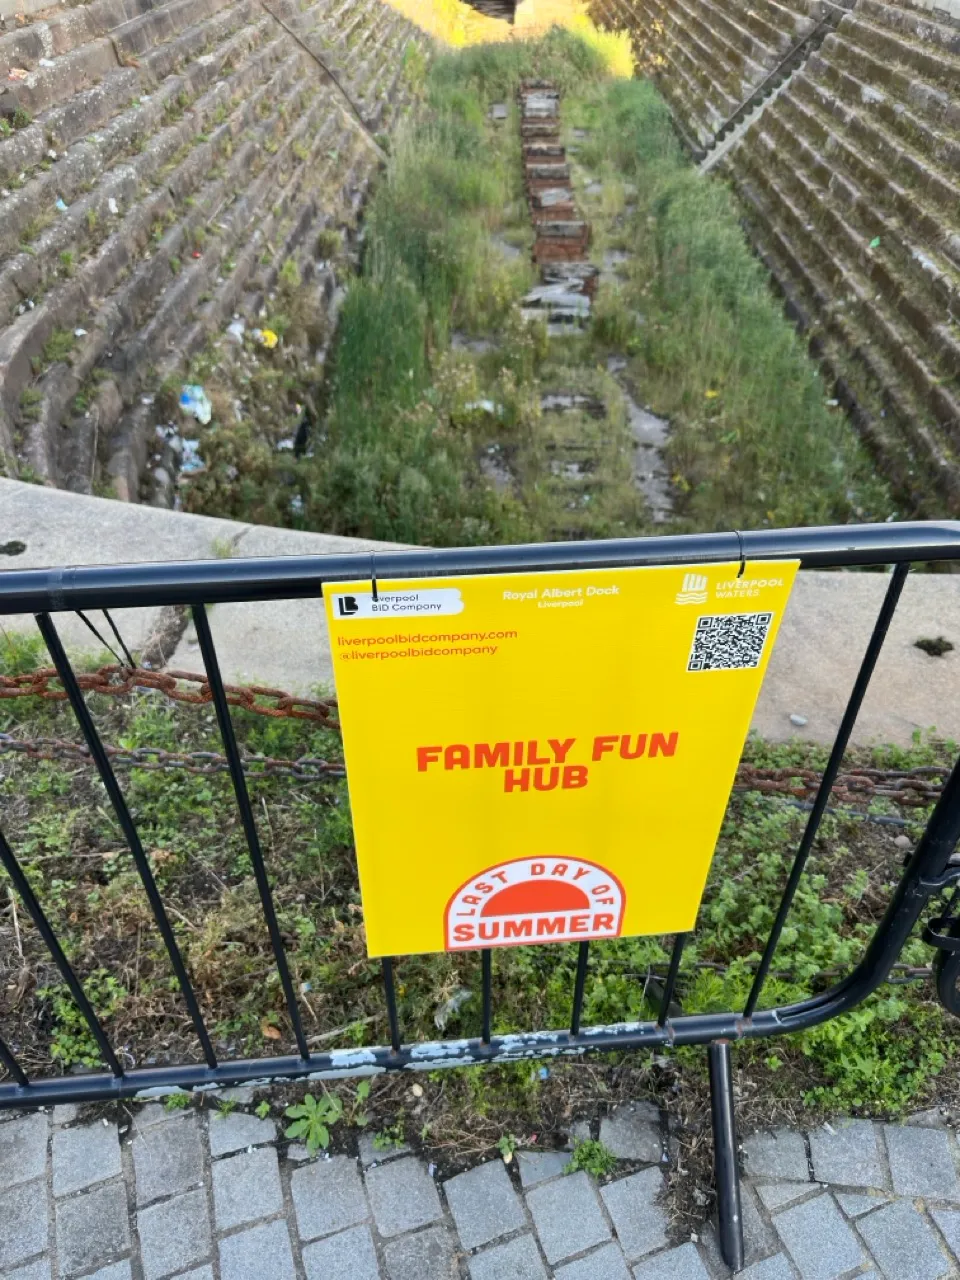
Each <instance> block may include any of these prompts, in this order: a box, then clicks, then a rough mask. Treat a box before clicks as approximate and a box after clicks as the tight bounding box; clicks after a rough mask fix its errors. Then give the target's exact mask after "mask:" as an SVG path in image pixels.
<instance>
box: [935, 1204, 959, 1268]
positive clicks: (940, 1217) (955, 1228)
mask: <svg viewBox="0 0 960 1280" xmlns="http://www.w3.org/2000/svg"><path fill="white" fill-rule="evenodd" d="M930 1217H931V1218H932V1219H933V1220H934V1222H935V1223H936V1224H937V1226H938V1227H939V1228H940V1230H941V1231H942V1232H943V1238H944V1239H945V1240H946V1242H947V1244H948V1245H949V1246H950V1248H951V1249H952V1250H953V1252H954V1253H955V1254H956V1256H957V1257H958V1258H960V1213H958V1212H957V1210H956V1209H931V1210H930Z"/></svg>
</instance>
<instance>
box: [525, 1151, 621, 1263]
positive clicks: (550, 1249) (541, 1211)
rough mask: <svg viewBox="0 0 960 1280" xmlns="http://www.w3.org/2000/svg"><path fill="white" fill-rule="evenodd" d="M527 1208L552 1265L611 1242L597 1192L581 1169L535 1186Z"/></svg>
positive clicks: (528, 1198)
mask: <svg viewBox="0 0 960 1280" xmlns="http://www.w3.org/2000/svg"><path fill="white" fill-rule="evenodd" d="M527 1205H528V1207H529V1209H530V1212H531V1214H532V1215H533V1224H534V1226H535V1227H536V1229H537V1235H538V1236H539V1237H540V1244H541V1245H542V1247H543V1252H544V1253H545V1254H546V1255H547V1261H548V1262H549V1263H554V1262H560V1261H562V1260H563V1259H564V1258H569V1257H572V1256H573V1254H575V1253H581V1252H582V1251H583V1250H584V1249H589V1248H590V1247H591V1245H595V1244H601V1243H603V1241H605V1240H609V1239H610V1230H609V1228H608V1227H607V1224H606V1222H605V1221H604V1219H603V1212H602V1210H601V1209H600V1204H599V1201H598V1200H597V1193H596V1191H595V1189H594V1186H593V1184H592V1182H591V1181H590V1179H589V1178H588V1177H587V1175H586V1174H585V1173H584V1172H583V1171H582V1170H581V1171H580V1172H579V1173H574V1174H571V1175H569V1176H568V1177H565V1178H559V1179H558V1180H557V1181H556V1182H548V1183H546V1184H545V1185H544V1186H540V1187H534V1189H533V1190H532V1191H530V1192H528V1193H527Z"/></svg>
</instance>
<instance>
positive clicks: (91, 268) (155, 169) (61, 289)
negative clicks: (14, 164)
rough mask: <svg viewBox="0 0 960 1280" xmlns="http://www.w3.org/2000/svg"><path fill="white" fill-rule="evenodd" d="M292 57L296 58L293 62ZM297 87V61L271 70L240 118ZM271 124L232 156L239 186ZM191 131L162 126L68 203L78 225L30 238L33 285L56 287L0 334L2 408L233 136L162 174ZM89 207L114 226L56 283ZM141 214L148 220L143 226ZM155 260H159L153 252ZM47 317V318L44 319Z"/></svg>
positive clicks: (218, 138) (100, 221)
mask: <svg viewBox="0 0 960 1280" xmlns="http://www.w3.org/2000/svg"><path fill="white" fill-rule="evenodd" d="M293 61H294V64H295V61H296V60H295V59H294V60H293ZM287 80H289V82H290V83H291V84H292V88H290V89H289V90H288V92H287V94H286V99H284V98H283V97H282V96H281V90H282V88H283V87H284V85H285V84H286V83H287ZM302 92H303V90H302V87H301V86H299V85H298V84H297V75H296V66H295V65H292V66H291V67H290V68H288V69H287V70H286V74H285V75H284V74H283V72H282V71H281V72H278V73H277V74H275V76H274V77H273V78H272V79H271V80H270V81H269V82H267V83H266V84H265V85H264V86H262V87H261V90H260V93H259V94H258V95H252V96H251V98H250V99H249V100H248V102H247V103H245V104H244V105H243V107H242V108H241V111H242V112H243V117H242V118H243V120H244V121H245V122H246V123H252V122H254V121H256V109H257V103H258V100H259V98H260V97H261V96H263V95H269V96H270V100H271V101H274V102H276V101H284V100H286V101H288V102H290V103H291V104H292V103H295V102H297V101H298V100H299V97H300V95H301V94H302ZM275 127H276V117H273V118H271V119H270V120H269V121H266V122H264V123H261V124H260V125H259V127H257V128H254V129H253V134H254V138H253V139H252V140H251V141H249V142H247V143H246V144H245V146H244V147H241V148H240V149H239V150H238V151H237V152H236V153H235V154H234V156H233V158H232V161H231V166H232V171H233V172H235V173H236V177H237V181H238V183H240V184H241V185H242V182H243V178H244V171H245V170H244V165H245V164H246V163H249V162H250V161H252V160H253V159H254V158H255V152H256V150H257V148H258V146H260V145H262V143H264V142H265V141H266V140H267V139H268V138H269V131H270V130H271V129H273V128H275ZM195 135H196V129H195V125H194V122H193V121H189V120H187V121H183V122H181V123H180V124H179V125H177V126H172V127H171V128H170V129H169V130H167V131H165V136H164V137H163V138H162V139H160V140H159V141H158V143H157V145H156V146H155V148H154V150H153V151H152V152H144V153H143V154H142V155H139V156H137V157H135V158H134V160H133V162H132V163H131V164H129V165H125V166H122V167H120V168H119V169H118V170H116V171H115V172H114V173H112V174H111V175H109V178H108V180H107V181H104V182H103V183H101V185H100V186H99V187H98V188H96V189H95V190H94V191H93V192H91V193H90V195H89V196H88V197H86V198H85V199H84V201H82V202H78V204H77V205H76V206H74V208H73V209H72V210H71V214H72V215H73V222H74V223H75V224H79V225H78V226H75V227H74V228H71V227H70V226H68V225H66V224H59V225H55V226H54V227H53V228H51V230H50V232H49V233H46V234H45V235H44V236H42V237H41V239H40V240H39V241H38V242H37V246H36V253H35V254H34V255H33V256H32V257H31V258H30V259H29V261H30V262H31V263H32V264H33V266H34V269H35V270H38V271H39V272H40V273H42V274H40V275H39V278H38V279H37V280H36V282H35V287H36V288H37V289H42V288H43V287H44V285H48V286H50V285H52V284H53V283H54V281H57V287H56V288H50V291H49V292H48V293H47V294H46V295H45V296H44V298H43V300H42V302H40V303H39V305H38V306H37V307H36V308H35V309H34V310H33V311H28V312H26V313H25V315H23V316H20V317H19V318H18V319H17V320H16V321H14V322H13V324H12V325H11V326H10V328H9V329H8V331H7V334H6V335H4V337H3V338H0V365H2V364H4V363H5V361H4V358H3V348H5V347H8V348H9V349H10V350H11V351H12V350H14V349H15V350H16V352H17V360H16V363H15V364H11V367H10V369H9V370H8V372H7V376H6V378H5V380H4V385H3V395H4V399H5V401H6V403H7V406H8V408H9V409H13V408H14V406H15V405H16V403H17V402H18V401H19V395H20V392H21V390H22V389H23V387H24V386H25V385H26V382H27V381H28V380H29V378H30V376H32V371H31V370H30V365H29V360H30V357H34V356H40V355H41V354H42V349H43V345H44V343H45V342H46V341H47V339H48V338H49V337H50V334H51V333H52V331H53V329H54V328H58V327H59V328H71V329H72V328H74V327H76V326H78V325H79V326H81V327H85V328H89V327H90V326H89V325H88V324H87V323H85V322H86V321H87V320H88V319H89V317H88V316H87V314H86V310H85V303H84V302H83V299H84V298H102V297H105V296H106V295H107V294H108V293H109V292H110V291H111V289H112V288H113V287H114V285H115V280H116V275H115V274H112V273H117V272H120V271H122V270H127V269H129V267H130V265H131V260H130V251H129V246H136V250H137V252H143V250H144V249H145V248H146V247H147V246H148V245H149V242H150V235H149V229H147V230H145V225H146V226H147V228H149V225H150V224H151V223H152V222H153V221H154V220H155V219H157V218H162V217H166V216H167V215H168V214H170V213H172V212H173V211H174V209H175V207H176V204H177V203H178V202H180V203H182V202H183V201H184V200H185V199H187V198H188V197H190V198H193V193H194V192H195V191H196V190H197V189H198V188H199V187H200V186H201V184H202V183H203V182H204V180H205V179H207V176H208V174H209V172H210V170H211V168H212V167H213V166H214V164H215V162H216V160H217V158H218V157H219V156H220V155H221V154H223V151H224V148H225V147H226V146H227V144H228V143H230V142H232V138H233V135H232V132H231V130H230V128H229V127H228V126H227V125H224V126H223V127H222V128H221V129H220V130H219V131H218V133H217V134H215V135H214V136H213V137H212V138H211V139H210V140H209V141H206V142H199V143H196V145H195V146H193V147H192V149H191V150H190V151H189V152H188V154H187V155H186V156H185V157H184V158H183V159H182V160H180V161H179V163H178V164H177V165H176V167H175V168H174V169H173V170H172V171H171V172H169V173H164V165H165V162H166V161H167V160H168V158H170V157H175V156H176V154H177V152H176V148H177V146H178V143H182V144H184V145H189V144H190V142H192V141H195ZM247 153H249V155H247ZM240 156H246V160H244V159H242V158H241V159H238V157H240ZM158 178H159V182H158V181H157V179H158ZM144 187H146V189H147V191H148V192H149V190H150V189H151V187H152V188H153V189H154V193H155V197H156V198H154V199H151V198H150V197H149V195H148V196H146V197H145V198H143V199H140V193H141V191H143V189H144ZM157 193H159V194H157ZM111 198H113V199H114V200H116V202H117V205H118V208H119V210H120V211H121V212H122V213H123V217H122V220H121V222H120V223H119V224H116V223H115V222H114V220H113V218H112V217H111V215H110V213H109V209H108V201H109V200H110V199H111ZM212 207H213V206H211V209H212ZM91 209H92V210H93V211H94V212H95V213H96V215H97V225H98V226H99V227H103V228H108V227H113V226H116V228H117V229H116V230H113V231H111V232H110V234H109V235H108V236H107V237H106V239H105V240H103V241H101V242H100V243H99V244H98V245H97V247H96V248H95V250H94V252H93V254H92V255H91V256H90V257H89V258H87V259H84V260H81V261H78V262H77V265H76V267H75V275H74V277H72V278H69V279H68V280H66V281H63V280H59V281H58V280H57V275H58V271H59V263H60V253H61V252H62V249H61V246H62V245H64V244H67V245H71V246H82V244H83V243H84V242H83V240H82V239H81V238H80V236H81V232H80V230H79V228H80V227H83V226H87V227H88V228H89V223H88V219H87V211H88V210H91ZM144 211H146V212H144ZM145 217H146V218H147V220H148V221H147V223H146V224H145V223H144V218H145ZM71 233H72V234H71ZM170 256H174V257H176V256H179V255H178V253H177V251H176V250H171V249H168V250H167V251H166V255H165V257H164V258H163V259H162V262H163V264H164V265H165V267H166V271H167V273H168V274H169V258H170ZM78 258H79V254H78ZM155 258H156V259H157V260H158V261H160V260H161V259H160V257H159V251H158V254H156V255H155ZM11 265H12V264H11ZM152 269H153V268H151V270H152ZM78 285H80V286H82V289H81V295H80V296H79V297H78V298H77V299H76V300H73V301H71V300H72V299H73V291H74V290H75V288H76V286H78ZM64 296H66V298H67V301H66V302H64V301H63V297H64ZM51 316H53V317H54V319H51V318H50V317H51Z"/></svg>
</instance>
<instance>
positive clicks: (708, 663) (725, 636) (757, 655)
mask: <svg viewBox="0 0 960 1280" xmlns="http://www.w3.org/2000/svg"><path fill="white" fill-rule="evenodd" d="M772 620H773V614H772V613H721V614H718V615H716V616H706V617H702V618H698V619H697V629H696V631H695V632H694V636H693V648H692V649H691V650H690V661H689V662H688V663H687V670H688V671H742V670H744V669H745V668H747V667H756V666H759V665H760V659H761V658H762V657H763V646H764V645H765V644H766V642H767V632H768V631H769V630H770V623H771V622H772Z"/></svg>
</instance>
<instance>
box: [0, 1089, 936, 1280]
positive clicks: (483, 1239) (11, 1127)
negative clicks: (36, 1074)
mask: <svg viewBox="0 0 960 1280" xmlns="http://www.w3.org/2000/svg"><path fill="white" fill-rule="evenodd" d="M221 1099H222V1100H223V1101H226V1102H228V1103H229V1104H230V1105H231V1106H233V1107H236V1108H237V1109H235V1110H230V1111H229V1113H228V1114H223V1113H222V1112H221V1111H219V1110H217V1109H216V1108H215V1107H214V1106H212V1105H208V1106H207V1107H206V1108H204V1109H203V1110H202V1111H199V1112H198V1111H196V1110H194V1109H192V1108H191V1109H187V1110H179V1109H178V1110H167V1109H166V1108H165V1107H164V1106H163V1105H161V1104H159V1103H156V1102H153V1103H149V1104H148V1105H147V1106H145V1107H142V1108H141V1107H139V1105H133V1104H132V1105H131V1106H130V1107H129V1110H127V1109H123V1110H122V1111H121V1115H122V1119H121V1120H120V1122H119V1124H118V1122H117V1121H116V1120H115V1119H114V1118H112V1117H111V1118H107V1119H95V1120H93V1121H89V1120H87V1121H84V1120H81V1119H79V1118H78V1117H77V1114H76V1109H75V1108H73V1107H71V1106H63V1107H57V1108H56V1109H55V1110H54V1112H53V1114H52V1116H51V1115H49V1114H46V1113H43V1112H39V1113H18V1114H6V1115H3V1114H0V1277H2V1278H3V1280H53V1278H54V1277H62V1278H63V1280H75V1278H77V1280H79V1278H80V1277H84V1278H85V1280H166V1278H167V1277H174V1276H175V1277H178V1278H179V1280H455V1278H462V1280H547V1278H548V1277H550V1276H553V1277H555V1278H556V1280H724V1278H725V1277H727V1276H729V1275H730V1272H729V1270H728V1269H727V1268H726V1267H725V1266H724V1264H723V1263H722V1261H721V1260H720V1257H719V1254H718V1250H717V1245H716V1240H715V1236H714V1234H713V1228H712V1227H711V1226H709V1225H707V1226H706V1227H705V1228H704V1229H703V1230H701V1231H699V1232H695V1233H693V1234H692V1235H689V1237H688V1238H686V1239H678V1237H677V1233H676V1230H675V1229H673V1228H671V1212H670V1211H671V1199H670V1195H669V1193H668V1192H667V1175H668V1173H669V1171H670V1167H671V1159H672V1157H671V1156H670V1155H669V1154H668V1150H675V1147H674V1146H673V1143H672V1140H671V1139H670V1137H669V1133H670V1128H669V1125H667V1124H665V1123H664V1117H662V1116H661V1115H660V1114H659V1113H658V1112H657V1109H656V1108H655V1107H653V1106H651V1105H650V1104H648V1103H637V1104H634V1105H627V1106H622V1107H620V1108H618V1109H617V1110H616V1111H614V1112H613V1113H612V1114H610V1115H608V1116H605V1117H604V1118H603V1119H602V1120H601V1121H600V1123H599V1128H598V1129H597V1130H596V1133H597V1135H598V1136H599V1138H600V1139H601V1141H603V1142H604V1143H605V1145H606V1146H607V1147H609V1148H610V1150H611V1151H613V1153H614V1154H615V1155H617V1156H618V1157H619V1159H620V1160H621V1161H622V1163H621V1165H620V1167H619V1169H618V1170H617V1171H616V1172H615V1173H614V1175H613V1176H612V1178H611V1179H610V1180H608V1181H606V1182H605V1183H604V1184H603V1185H598V1184H597V1183H596V1182H595V1181H594V1179H593V1178H591V1177H590V1176H589V1175H588V1174H587V1173H585V1172H582V1171H580V1172H576V1173H573V1174H570V1173H569V1172H568V1171H567V1170H568V1165H569V1162H570V1158H571V1157H570V1153H569V1151H566V1152H564V1151H543V1152H534V1151H524V1152H518V1153H517V1155H516V1157H515V1159H514V1160H513V1162H512V1163H511V1165H510V1166H509V1167H508V1166H505V1165H504V1164H503V1163H502V1161H500V1160H499V1159H494V1160H488V1161H486V1162H484V1163H481V1164H479V1165H478V1166H477V1167H475V1168H472V1169H469V1170H467V1171H466V1172H464V1173H460V1174H458V1175H456V1176H454V1177H451V1178H446V1179H444V1178H442V1177H438V1176H437V1174H436V1170H435V1168H434V1166H432V1165H430V1166H428V1165H427V1164H426V1163H425V1161H424V1160H422V1159H420V1158H418V1157H417V1156H416V1155H414V1154H413V1153H411V1152H410V1151H409V1149H408V1148H406V1147H404V1146H401V1147H399V1148H398V1147H395V1146H394V1147H390V1148H388V1149H387V1150H378V1148H377V1145H376V1143H375V1142H374V1140H373V1136H372V1135H371V1134H369V1133H362V1134H360V1135H359V1142H358V1151H357V1154H356V1155H355V1154H352V1153H351V1154H337V1155H333V1156H329V1157H328V1156H324V1155H321V1156H320V1157H318V1158H315V1159H314V1158H310V1157H309V1155H308V1153H307V1152H306V1151H305V1150H304V1149H303V1148H302V1147H298V1146H292V1145H288V1144H287V1143H286V1142H285V1141H284V1140H283V1139H282V1138H281V1136H280V1133H279V1129H278V1124H277V1122H276V1121H275V1120H274V1119H272V1118H265V1119H260V1118H258V1117H257V1116H255V1115H253V1114H252V1113H251V1112H250V1110H249V1107H250V1105H251V1103H252V1101H253V1094H252V1090H249V1089H235V1090H226V1091H224V1093H223V1094H221ZM244 1108H246V1109H244ZM225 1110H226V1108H225ZM589 1132H591V1130H590V1127H589V1126H587V1125H586V1124H584V1123H583V1122H581V1123H580V1124H579V1125H576V1126H574V1134H577V1133H580V1134H584V1133H589ZM349 1140H350V1142H351V1145H352V1137H351V1138H350V1139H349ZM665 1140H666V1145H665ZM743 1155H744V1162H745V1172H746V1175H747V1176H746V1178H745V1181H744V1184H743V1196H744V1200H743V1212H744V1225H745V1231H746V1246H747V1269H746V1270H745V1271H743V1272H741V1280H853V1277H857V1278H858V1280H947V1278H948V1277H949V1278H951V1280H952V1278H954V1277H957V1276H958V1275H960V1263H958V1260H957V1255H958V1251H960V1178H958V1175H957V1168H958V1157H960V1152H958V1148H957V1142H956V1138H955V1136H954V1134H953V1133H952V1132H951V1131H950V1130H949V1129H947V1128H946V1127H944V1122H943V1119H942V1117H941V1116H940V1115H939V1114H938V1113H935V1112H931V1113H926V1114H924V1115H921V1116H918V1117H915V1118H914V1121H913V1123H910V1124H907V1125H906V1126H899V1125H883V1124H875V1123H873V1122H871V1121H867V1120H854V1121H847V1122H836V1123H835V1124H833V1125H824V1126H823V1127H822V1128H820V1129H817V1130H815V1131H812V1132H810V1133H807V1134H804V1133H800V1132H793V1131H789V1130H779V1131H777V1132H775V1133H758V1134H755V1135H753V1136H752V1137H749V1138H747V1139H746V1140H745V1142H744V1144H743Z"/></svg>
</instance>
